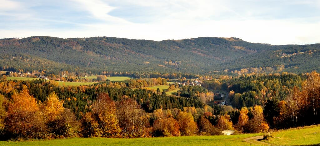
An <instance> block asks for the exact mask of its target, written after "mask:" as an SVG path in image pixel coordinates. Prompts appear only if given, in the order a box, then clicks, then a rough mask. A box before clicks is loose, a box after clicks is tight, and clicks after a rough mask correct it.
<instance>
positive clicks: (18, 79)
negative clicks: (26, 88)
mask: <svg viewBox="0 0 320 146" xmlns="http://www.w3.org/2000/svg"><path fill="white" fill-rule="evenodd" d="M38 79H39V78H27V77H7V80H17V81H20V80H21V81H27V80H38Z"/></svg>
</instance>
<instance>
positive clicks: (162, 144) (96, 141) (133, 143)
mask: <svg viewBox="0 0 320 146" xmlns="http://www.w3.org/2000/svg"><path fill="white" fill-rule="evenodd" d="M256 135H259V134H243V135H232V136H223V135H219V136H181V137H158V138H131V139H126V138H71V139H55V140H34V141H22V142H14V141H0V145H1V146H2V145H3V146H4V145H6V146H13V145H19V146H29V145H30V146H31V145H32V146H37V145H46V146H55V145H63V146H76V145H77V146H91V145H92V146H101V145H112V146H123V145H125V146H129V145H130V146H142V145H152V146H187V145H188V146H189V145H201V146H206V145H208V146H212V145H217V146H222V145H239V146H241V145H248V143H247V142H245V141H244V140H243V139H245V138H248V137H253V136H256ZM260 135H261V134H260Z"/></svg>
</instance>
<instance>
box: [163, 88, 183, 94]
mask: <svg viewBox="0 0 320 146" xmlns="http://www.w3.org/2000/svg"><path fill="white" fill-rule="evenodd" d="M179 90H180V89H179V88H178V89H175V90H172V91H168V92H166V94H167V95H172V93H174V92H178V91H179Z"/></svg>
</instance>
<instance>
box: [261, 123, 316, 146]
mask: <svg viewBox="0 0 320 146" xmlns="http://www.w3.org/2000/svg"><path fill="white" fill-rule="evenodd" d="M271 135H272V138H270V139H269V140H267V141H265V142H267V143H270V144H274V145H278V144H281V145H315V144H320V125H313V126H306V127H299V128H292V129H287V130H279V131H276V132H273V133H271Z"/></svg>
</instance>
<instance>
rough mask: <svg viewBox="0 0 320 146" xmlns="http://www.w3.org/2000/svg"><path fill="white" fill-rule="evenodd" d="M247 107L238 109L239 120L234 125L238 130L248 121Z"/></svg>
mask: <svg viewBox="0 0 320 146" xmlns="http://www.w3.org/2000/svg"><path fill="white" fill-rule="evenodd" d="M248 112H249V111H248V109H247V108H246V107H243V108H241V110H240V115H239V120H238V124H237V125H236V127H237V128H238V129H239V130H240V131H243V127H244V126H245V125H246V124H247V123H248V121H249V116H248Z"/></svg>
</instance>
